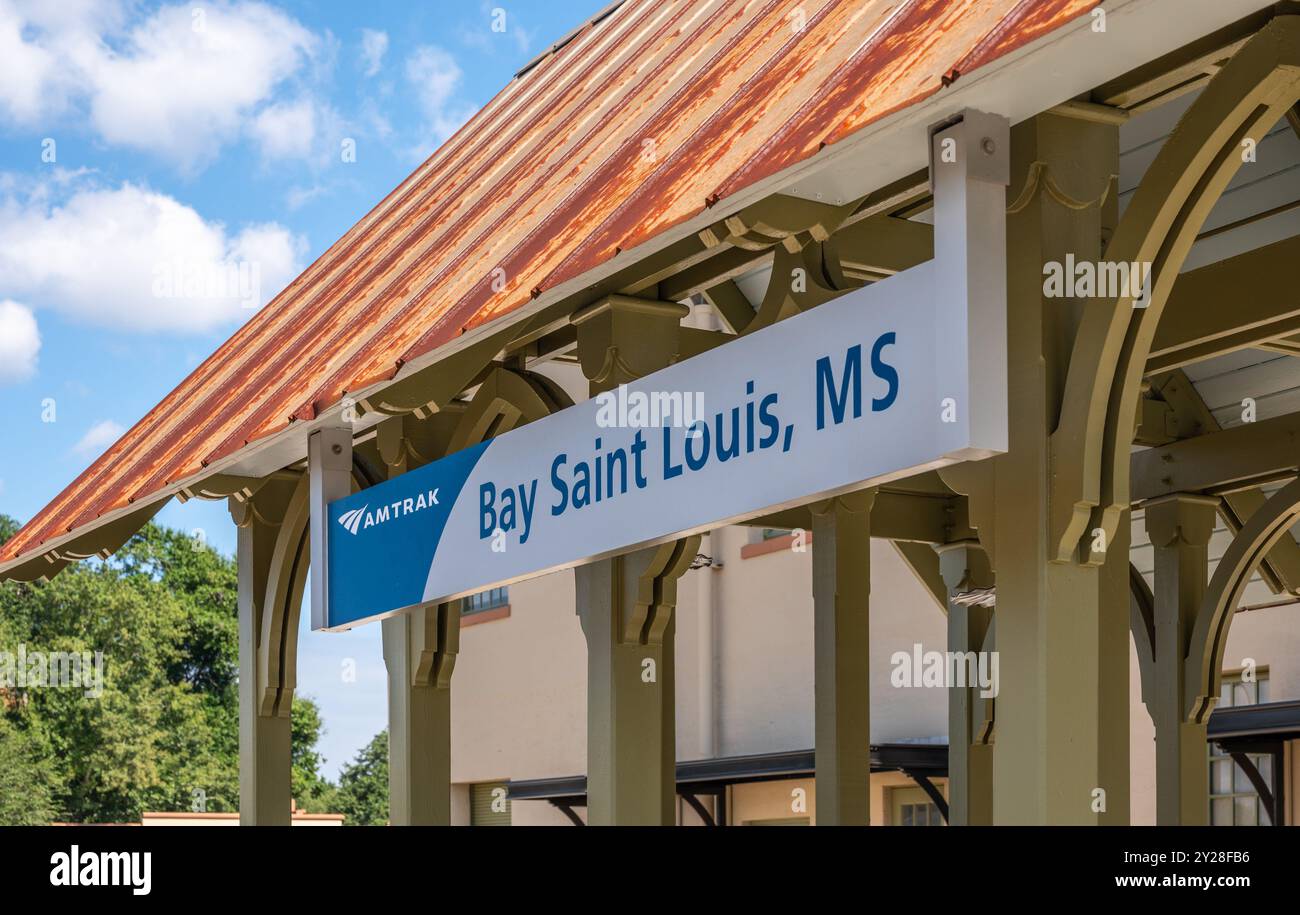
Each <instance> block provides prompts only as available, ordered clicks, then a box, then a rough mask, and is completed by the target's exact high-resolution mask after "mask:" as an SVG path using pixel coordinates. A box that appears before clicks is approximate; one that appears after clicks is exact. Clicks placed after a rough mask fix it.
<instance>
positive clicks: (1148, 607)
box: [1128, 562, 1156, 704]
mask: <svg viewBox="0 0 1300 915" xmlns="http://www.w3.org/2000/svg"><path fill="white" fill-rule="evenodd" d="M1128 591H1129V602H1128V607H1129V630H1130V631H1131V632H1132V633H1133V644H1134V645H1135V646H1136V648H1137V656H1138V670H1139V671H1140V672H1141V678H1140V679H1141V682H1142V701H1143V702H1148V696H1147V691H1148V690H1149V689H1152V688H1153V687H1154V685H1155V669H1156V667H1155V664H1156V648H1155V646H1156V599H1155V595H1154V594H1152V593H1151V586H1150V585H1148V584H1147V580H1146V579H1145V578H1143V577H1142V573H1141V572H1139V571H1138V570H1137V566H1135V565H1133V563H1131V562H1130V563H1129V564H1128ZM1148 704H1149V702H1148Z"/></svg>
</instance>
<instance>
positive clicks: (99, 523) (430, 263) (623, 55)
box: [0, 0, 1098, 580]
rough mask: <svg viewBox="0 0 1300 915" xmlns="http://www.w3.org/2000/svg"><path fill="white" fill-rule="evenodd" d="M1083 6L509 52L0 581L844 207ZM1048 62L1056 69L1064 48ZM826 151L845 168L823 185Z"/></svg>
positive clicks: (658, 23)
mask: <svg viewBox="0 0 1300 915" xmlns="http://www.w3.org/2000/svg"><path fill="white" fill-rule="evenodd" d="M1097 5H1098V4H1097V2H1096V0H909V2H905V3H897V2H886V0H869V2H863V0H799V2H786V0H770V2H739V0H736V2H716V0H677V2H672V3H663V2H658V0H626V2H622V3H617V4H614V5H612V6H610V7H609V8H607V9H606V10H604V11H603V12H601V13H600V14H598V15H597V16H595V17H594V18H593V19H591V20H590V21H589V22H587V23H585V24H583V25H582V26H581V27H579V28H577V29H576V30H575V31H573V32H572V33H571V34H569V35H567V36H565V37H564V38H562V39H561V40H559V41H557V42H556V43H555V44H554V45H553V46H552V47H551V48H550V49H549V50H548V51H547V52H546V53H545V54H543V55H541V56H540V57H539V58H538V59H537V60H535V61H533V62H532V63H531V64H529V65H528V66H526V67H525V68H524V69H522V70H521V71H520V72H519V73H518V75H517V76H516V77H515V78H514V79H513V80H512V81H511V82H510V83H509V85H507V86H506V87H505V88H504V89H502V90H501V92H500V93H498V95H497V96H496V97H495V98H493V99H492V100H491V101H490V102H489V103H488V104H487V105H486V106H485V107H484V108H483V109H482V110H481V111H479V112H478V113H477V114H476V115H475V116H474V117H472V118H471V119H470V120H469V122H468V123H466V124H465V125H464V126H463V127H462V128H461V129H460V130H459V131H457V132H456V134H455V135H454V136H452V137H451V138H450V139H449V140H448V141H447V142H446V143H445V144H443V146H442V147H441V148H440V149H438V150H437V152H435V153H434V154H433V155H432V156H431V157H430V158H429V159H428V160H427V161H426V162H424V163H423V164H422V165H421V166H420V167H419V168H417V169H416V170H415V171H414V172H413V173H412V174H411V175H410V177H408V178H407V179H406V180H405V181H403V182H402V183H401V184H400V185H399V186H398V187H397V188H396V189H394V190H393V191H392V192H391V193H390V194H388V196H387V197H385V198H384V199H383V200H382V201H381V202H380V203H379V204H378V205H377V206H376V207H375V208H374V209H373V210H372V211H371V212H369V213H368V214H366V215H365V216H364V217H363V218H361V219H360V220H359V221H358V222H357V224H356V225H355V226H354V227H353V228H352V229H351V230H349V231H348V232H347V233H346V234H345V235H344V236H343V237H342V238H340V239H339V240H338V241H337V242H335V243H334V244H333V245H332V246H331V247H330V248H329V249H328V250H327V251H326V252H325V253H324V254H322V255H321V256H320V257H319V258H318V259H317V260H316V261H315V262H314V263H313V264H311V265H310V266H309V267H308V268H307V269H306V270H305V271H304V272H303V273H302V275H301V276H299V277H298V278H297V279H296V280H294V281H293V282H292V283H291V284H290V285H289V286H288V287H287V288H286V289H284V290H283V291H282V292H280V294H278V295H277V296H275V298H274V299H272V300H271V301H270V302H269V303H268V304H267V305H266V306H265V307H264V308H263V309H262V310H261V311H260V312H258V313H257V314H256V315H255V316H254V317H253V318H252V319H251V320H249V321H248V322H247V323H246V324H245V325H244V326H243V327H241V328H239V330H238V331H236V332H235V334H234V335H233V336H232V337H231V338H230V339H229V340H228V341H227V342H226V343H225V344H224V345H222V346H221V347H220V348H219V349H218V350H217V351H216V352H215V353H213V354H212V355H211V356H210V357H208V358H207V359H206V360H205V361H204V362H203V363H202V364H201V365H200V366H199V367H198V368H197V369H196V370H195V371H194V372H193V373H192V374H191V375H190V376H189V377H188V378H186V379H185V380H184V381H183V382H182V383H181V384H180V385H179V386H178V387H177V388H176V389H175V390H174V391H172V392H171V393H170V394H169V395H167V396H166V397H165V398H164V399H163V400H162V401H161V402H160V403H159V404H158V405H157V406H156V407H154V408H153V409H152V410H150V411H149V412H148V413H147V414H146V415H145V416H144V417H143V418H142V419H141V420H140V421H139V422H138V423H136V424H135V425H134V426H133V427H132V428H131V429H130V430H129V431H127V432H126V433H125V434H124V435H123V436H122V437H121V438H120V439H119V440H118V441H117V442H116V443H115V444H114V445H112V447H110V448H109V449H108V450H107V451H106V452H105V453H104V454H103V455H101V456H100V457H99V458H98V459H97V460H95V461H94V462H93V463H92V464H91V465H90V467H89V468H88V469H87V470H86V471H85V472H84V473H82V474H81V475H80V476H79V477H78V478H77V479H76V480H75V481H73V482H72V483H71V484H70V485H69V486H68V487H67V488H66V489H65V490H64V491H63V492H62V493H61V494H60V495H59V496H58V497H57V498H55V499H54V500H53V501H52V502H51V503H50V504H49V505H48V506H46V507H45V508H44V509H43V510H42V511H40V512H39V513H38V514H37V515H36V516H35V517H34V518H32V519H31V520H30V521H29V522H28V523H27V524H26V525H25V526H24V527H23V528H22V530H21V531H19V532H18V533H17V534H16V535H15V536H14V537H13V538H11V539H10V540H9V541H8V542H6V543H5V544H4V546H3V547H2V548H0V577H4V578H8V579H20V580H31V579H36V578H43V577H48V576H50V575H52V574H54V573H56V572H57V571H59V570H60V569H61V568H62V567H63V566H65V565H66V564H67V563H68V562H72V561H76V560H78V559H82V558H86V557H90V556H94V555H101V556H102V555H108V554H109V553H111V552H112V551H113V550H115V549H116V548H117V547H119V546H120V545H121V544H122V543H123V542H124V541H125V540H126V539H127V538H128V537H129V536H131V535H132V534H133V533H134V532H135V531H136V530H138V529H139V527H140V526H141V525H143V524H144V523H145V522H146V521H147V520H148V519H149V518H150V517H152V516H153V515H154V514H155V513H156V512H157V511H158V510H159V509H160V508H161V507H162V506H163V505H164V504H165V503H166V502H167V501H168V500H169V499H171V498H172V497H175V496H180V497H182V498H188V497H191V496H200V497H208V498H225V497H226V496H229V495H232V494H238V492H239V491H240V485H241V481H243V480H257V479H261V478H264V477H266V476H267V475H269V474H271V473H274V472H276V471H278V470H280V469H282V468H284V467H286V466H289V465H291V464H293V463H294V462H295V461H298V460H301V459H302V458H303V457H304V456H305V454H306V440H307V436H308V434H309V433H310V432H311V431H312V429H313V428H315V427H316V426H317V425H318V424H319V423H320V421H321V420H322V419H324V418H327V417H328V416H330V415H332V414H337V412H338V411H341V410H344V409H351V410H353V411H354V413H355V415H356V417H357V420H356V426H357V427H358V428H360V429H363V430H364V428H365V427H366V426H367V424H374V423H377V422H379V421H380V420H382V419H383V418H384V417H385V416H388V415H394V414H400V413H404V412H411V411H420V410H428V411H430V412H432V411H436V410H437V409H438V407H439V406H440V402H445V401H446V400H448V399H450V398H451V397H453V396H455V395H457V394H459V392H460V391H462V390H463V389H464V388H465V386H466V385H468V384H470V383H471V382H472V381H473V380H474V377H475V374H476V373H477V372H478V371H480V370H481V367H482V365H483V364H484V363H485V362H486V361H489V360H491V359H492V358H494V356H495V355H496V354H497V353H498V352H499V351H501V350H502V348H503V346H504V345H505V344H506V343H508V342H509V341H511V340H513V339H517V338H518V337H519V336H520V334H524V333H528V332H537V331H538V329H539V328H545V327H546V326H547V325H548V322H553V321H554V320H555V319H556V317H555V316H556V315H560V314H564V313H568V312H571V311H572V310H573V309H574V307H575V306H576V307H580V306H581V305H582V304H584V302H585V301H587V300H593V299H594V298H597V297H599V296H600V295H602V294H608V292H609V291H611V290H612V291H617V290H618V289H619V288H620V287H621V286H625V285H627V283H626V282H625V281H626V280H627V278H628V276H627V273H628V271H629V270H630V269H633V268H634V267H637V268H639V269H640V270H641V274H644V275H641V274H638V275H640V276H641V279H643V280H645V279H647V278H649V280H651V281H653V279H654V270H655V263H656V261H654V258H655V257H658V258H660V260H659V261H658V263H660V264H666V263H671V264H673V265H676V266H680V265H681V264H683V263H690V262H691V259H692V258H697V259H698V258H700V257H703V256H704V255H706V254H708V253H709V250H708V247H709V246H708V244H707V241H708V238H709V234H708V230H709V227H710V225H711V224H713V223H716V222H718V221H720V220H723V219H725V218H727V217H728V216H729V215H730V214H733V213H735V212H736V211H737V210H739V209H740V208H742V207H743V206H745V205H748V204H751V203H753V202H755V201H757V200H759V199H761V198H763V197H766V196H770V195H771V194H773V193H778V192H779V193H785V194H790V195H792V196H795V197H803V198H804V199H808V200H818V201H821V202H823V203H827V204H831V205H837V204H838V205H848V204H850V203H852V204H854V205H856V204H857V203H858V198H857V197H856V196H855V195H856V194H857V192H858V191H861V190H863V189H864V188H865V189H866V190H871V189H874V188H879V187H881V186H883V185H885V184H886V183H887V180H890V179H897V178H900V177H902V176H904V175H906V174H908V173H909V172H914V171H915V170H916V169H917V167H918V166H923V165H924V162H923V161H921V162H918V161H916V156H917V155H918V154H919V155H920V156H922V160H923V158H924V155H925V143H924V137H925V130H926V128H927V127H928V126H929V125H930V124H933V123H934V122H935V121H936V119H937V118H939V117H940V116H942V115H943V114H944V113H948V114H950V113H951V111H953V110H960V105H962V104H969V103H970V102H971V101H975V100H977V99H975V98H973V97H970V94H969V93H966V94H963V93H962V91H961V87H962V86H963V84H966V83H971V82H975V83H980V84H981V85H982V86H984V87H985V88H986V89H992V90H996V91H1000V92H1001V94H1002V96H1008V95H1009V92H1008V91H1007V88H1006V87H1009V86H1011V85H1013V83H1012V82H1010V80H1015V83H1014V84H1015V85H1017V86H1018V89H1017V92H1016V94H1017V95H1019V96H1021V97H1022V101H1021V102H1018V103H1017V104H1018V105H1019V106H1020V107H1023V108H1024V114H1025V115H1026V116H1027V115H1028V114H1030V113H1033V111H1036V110H1038V108H1037V107H1036V106H1041V104H1042V103H1043V102H1044V101H1045V100H1046V98H1045V97H1044V98H1038V97H1036V96H1035V90H1034V87H1035V86H1036V85H1038V80H1026V79H1024V77H1023V75H1022V76H1020V77H1015V76H1014V72H1013V71H1009V70H1008V69H1007V68H1008V67H1012V66H1013V65H1014V64H1016V63H1017V62H1018V61H1019V62H1021V63H1022V64H1023V63H1024V62H1025V61H1026V60H1028V59H1030V58H1033V59H1034V60H1037V61H1039V63H1040V65H1042V66H1044V67H1045V66H1046V62H1047V61H1048V60H1049V59H1050V58H1051V57H1052V50H1053V49H1052V43H1053V41H1054V40H1055V39H1056V38H1057V36H1058V33H1062V32H1074V33H1079V32H1086V31H1087V29H1088V22H1087V21H1086V20H1087V17H1088V13H1089V12H1090V11H1091V10H1092V9H1093V8H1094V7H1096V6H1097ZM1081 17H1082V21H1081ZM1035 55H1036V56H1035ZM1075 56H1077V55H1075ZM1050 69H1051V72H1054V73H1056V74H1057V75H1058V76H1060V75H1061V73H1062V72H1064V71H1062V69H1061V67H1060V66H1059V54H1058V64H1052V66H1051V68H1050ZM1067 69H1068V68H1067ZM1085 69H1086V68H1085ZM1043 72H1047V70H1044V71H1043ZM984 73H988V74H998V79H993V80H990V79H982V74H984ZM1072 78H1073V77H1072ZM1092 78H1093V77H1091V76H1090V75H1089V74H1087V73H1079V74H1078V82H1079V85H1080V86H1081V87H1086V86H1087V84H1088V82H1089V80H1090V79H1092ZM999 79H1000V80H1001V82H999V81H998V80H999ZM981 80H982V81H981ZM998 86H1002V87H1003V89H1002V90H998V89H997V87H998ZM1043 88H1044V91H1048V92H1055V93H1058V94H1059V92H1060V91H1061V87H1060V85H1056V84H1052V85H1049V84H1048V83H1044V84H1043ZM1007 113H1009V114H1015V113H1016V112H1007ZM871 138H875V142H874V143H873V144H867V143H866V141H867V140H868V139H871ZM904 150H906V151H904ZM835 162H839V163H841V165H842V168H841V169H840V171H841V172H845V171H847V172H850V173H853V174H854V178H853V180H851V181H849V182H847V183H846V182H842V181H841V182H839V183H838V184H837V181H836V180H826V179H825V178H824V176H825V175H826V174H827V166H828V165H830V164H832V163H835ZM819 176H821V177H819ZM647 271H648V272H647ZM214 481H215V482H214Z"/></svg>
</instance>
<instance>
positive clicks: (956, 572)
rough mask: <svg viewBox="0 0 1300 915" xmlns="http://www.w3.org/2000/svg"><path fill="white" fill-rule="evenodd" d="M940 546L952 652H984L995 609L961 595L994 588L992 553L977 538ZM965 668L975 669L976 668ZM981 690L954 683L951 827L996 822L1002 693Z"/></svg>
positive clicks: (950, 711) (950, 736)
mask: <svg viewBox="0 0 1300 915" xmlns="http://www.w3.org/2000/svg"><path fill="white" fill-rule="evenodd" d="M937 549H938V552H939V569H940V572H941V573H942V574H943V581H944V584H945V585H946V586H947V588H948V650H949V651H951V652H957V653H960V654H961V655H962V656H963V657H965V656H968V655H969V654H970V653H979V652H983V651H985V650H986V647H987V643H988V642H989V640H990V630H991V627H992V623H993V608H992V607H987V606H980V605H978V604H975V605H972V604H970V603H967V602H964V601H962V600H961V599H960V597H961V596H962V595H964V594H968V593H970V592H972V591H975V590H976V589H986V588H991V587H993V573H992V571H991V570H990V569H989V562H988V557H987V556H986V555H985V553H984V550H983V549H982V548H981V547H980V545H979V544H978V543H977V542H975V541H960V542H957V543H950V544H946V545H944V546H941V547H938V548H937ZM977 665H978V662H977ZM964 669H965V670H967V671H969V670H970V669H971V666H970V665H969V664H967V665H966V666H965V667H964ZM975 669H976V670H978V669H979V668H978V666H976V667H975ZM986 669H991V668H987V667H986ZM968 682H969V681H968ZM980 693H981V690H980V688H979V687H978V685H967V686H957V685H955V684H949V685H948V825H949V826H989V825H992V823H993V747H992V746H991V745H990V743H989V741H990V739H991V737H992V730H993V719H992V714H991V710H992V703H993V702H994V700H996V698H997V697H996V696H981V695H980Z"/></svg>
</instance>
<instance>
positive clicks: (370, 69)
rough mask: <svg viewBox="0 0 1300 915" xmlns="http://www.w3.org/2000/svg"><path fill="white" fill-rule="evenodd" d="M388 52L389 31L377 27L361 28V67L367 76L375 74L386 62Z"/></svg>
mask: <svg viewBox="0 0 1300 915" xmlns="http://www.w3.org/2000/svg"><path fill="white" fill-rule="evenodd" d="M386 53H388V33H387V32H380V31H377V30H375V29H362V30H361V68H362V71H363V72H364V73H365V75H366V76H374V75H375V74H376V73H378V72H379V68H380V67H382V66H383V64H384V55H385V54H386Z"/></svg>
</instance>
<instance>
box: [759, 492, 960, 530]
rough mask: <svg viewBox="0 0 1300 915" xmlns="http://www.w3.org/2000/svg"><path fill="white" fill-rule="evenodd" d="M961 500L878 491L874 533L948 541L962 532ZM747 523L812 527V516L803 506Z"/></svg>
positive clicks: (873, 522)
mask: <svg viewBox="0 0 1300 915" xmlns="http://www.w3.org/2000/svg"><path fill="white" fill-rule="evenodd" d="M957 501H958V499H956V498H955V497H953V496H948V497H946V498H945V497H942V496H933V495H919V494H910V493H901V492H889V491H881V492H877V493H876V501H875V504H874V506H873V507H872V509H871V535H872V536H873V537H875V538H877V539H881V540H893V541H904V542H911V543H946V542H948V541H949V540H951V539H952V538H953V536H954V531H955V530H956V531H958V533H959V532H960V531H959V529H958V528H957V527H956V526H955V525H954V516H955V515H956V514H957V507H956V505H955V503H956V502H957ZM743 523H744V524H745V525H747V526H749V527H768V528H781V529H785V530H794V529H796V528H798V529H800V530H810V529H811V527H812V515H811V513H810V512H809V510H808V507H807V506H803V507H800V508H792V509H787V510H786V511H781V512H775V513H773V514H770V515H763V516H761V517H759V518H755V519H753V520H751V521H746V522H743Z"/></svg>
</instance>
